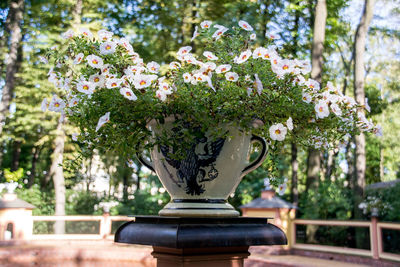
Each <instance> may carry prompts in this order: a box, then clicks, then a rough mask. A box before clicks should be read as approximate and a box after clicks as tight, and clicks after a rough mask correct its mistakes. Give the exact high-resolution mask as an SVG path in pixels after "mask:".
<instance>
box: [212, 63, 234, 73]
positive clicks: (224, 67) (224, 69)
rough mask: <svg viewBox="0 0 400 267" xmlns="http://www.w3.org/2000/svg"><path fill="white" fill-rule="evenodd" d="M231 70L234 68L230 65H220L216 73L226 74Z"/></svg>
mask: <svg viewBox="0 0 400 267" xmlns="http://www.w3.org/2000/svg"><path fill="white" fill-rule="evenodd" d="M231 68H232V66H231V65H229V64H224V65H219V66H218V67H217V68H216V69H215V72H216V73H224V72H227V71H230V70H231Z"/></svg>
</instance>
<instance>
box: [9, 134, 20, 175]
mask: <svg viewBox="0 0 400 267" xmlns="http://www.w3.org/2000/svg"><path fill="white" fill-rule="evenodd" d="M21 145H22V142H21V141H14V143H13V154H12V161H11V171H12V172H14V171H16V170H18V167H19V159H20V157H21Z"/></svg>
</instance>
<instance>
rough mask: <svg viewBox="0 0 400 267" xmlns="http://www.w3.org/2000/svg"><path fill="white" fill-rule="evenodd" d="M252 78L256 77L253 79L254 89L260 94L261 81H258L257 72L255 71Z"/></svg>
mask: <svg viewBox="0 0 400 267" xmlns="http://www.w3.org/2000/svg"><path fill="white" fill-rule="evenodd" d="M254 78H255V79H256V80H255V82H254V83H255V85H256V89H257V93H258V94H259V95H261V93H262V91H263V89H264V88H263V84H262V83H261V81H260V79H259V78H258V74H257V73H256V74H254Z"/></svg>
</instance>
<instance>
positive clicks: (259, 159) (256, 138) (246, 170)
mask: <svg viewBox="0 0 400 267" xmlns="http://www.w3.org/2000/svg"><path fill="white" fill-rule="evenodd" d="M255 142H259V143H260V144H261V146H262V148H261V152H260V155H258V157H257V159H255V160H254V161H253V162H251V163H249V165H247V166H246V167H245V168H244V169H243V171H242V174H241V177H243V176H245V175H246V174H248V173H249V172H251V171H253V170H255V169H257V168H258V166H260V165H261V164H262V163H263V162H264V159H265V157H266V156H267V143H266V142H265V140H264V138H261V137H259V136H255V135H252V136H251V139H250V143H255Z"/></svg>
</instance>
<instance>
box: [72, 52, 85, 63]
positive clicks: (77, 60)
mask: <svg viewBox="0 0 400 267" xmlns="http://www.w3.org/2000/svg"><path fill="white" fill-rule="evenodd" d="M82 59H83V53H79V54H77V55H76V56H75V58H74V64H75V65H76V64H79V63H81V61H82Z"/></svg>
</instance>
